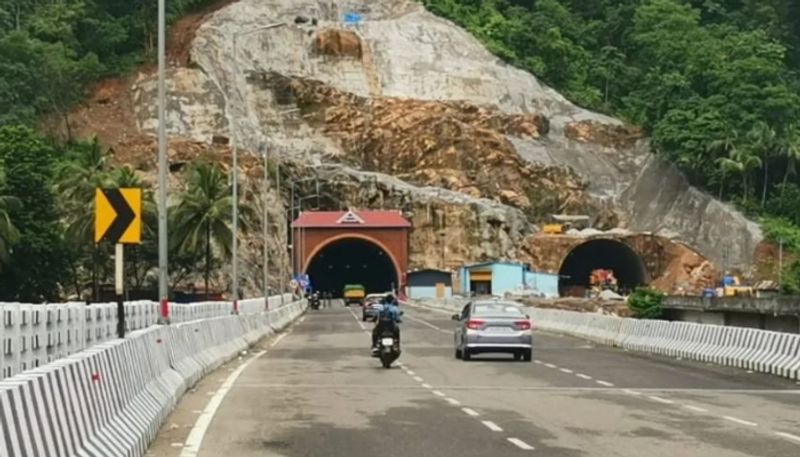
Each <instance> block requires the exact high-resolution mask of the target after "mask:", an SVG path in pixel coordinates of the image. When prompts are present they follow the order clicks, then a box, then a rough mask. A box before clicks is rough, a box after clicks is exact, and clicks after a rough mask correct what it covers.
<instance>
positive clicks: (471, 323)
mask: <svg viewBox="0 0 800 457" xmlns="http://www.w3.org/2000/svg"><path fill="white" fill-rule="evenodd" d="M453 320H455V321H459V325H458V327H457V328H456V330H455V346H456V358H457V359H462V360H469V359H470V358H472V356H473V355H475V354H480V353H487V352H505V353H511V354H514V358H515V359H516V360H524V361H526V362H530V360H531V356H532V349H533V332H532V327H533V326H532V325H531V320H530V318H529V317H528V316H527V315H526V314H525V313H524V312H523V311H522V308H521V307H520V306H519V304H517V303H514V302H508V301H499V300H481V301H475V302H471V303H468V304H467V305H466V306H464V309H463V310H462V311H461V314H453Z"/></svg>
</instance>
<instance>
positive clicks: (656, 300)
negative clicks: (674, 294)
mask: <svg viewBox="0 0 800 457" xmlns="http://www.w3.org/2000/svg"><path fill="white" fill-rule="evenodd" d="M663 302H664V294H662V293H661V292H659V291H657V290H655V289H650V288H646V287H638V288H637V289H636V290H635V291H634V292H633V293H632V294H631V295H630V296H629V297H628V308H629V309H630V310H631V311H632V312H633V315H634V316H635V317H637V318H639V319H658V318H660V317H661V316H663V314H664V308H663V306H662V303H663Z"/></svg>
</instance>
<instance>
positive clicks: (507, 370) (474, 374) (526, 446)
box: [150, 305, 800, 457]
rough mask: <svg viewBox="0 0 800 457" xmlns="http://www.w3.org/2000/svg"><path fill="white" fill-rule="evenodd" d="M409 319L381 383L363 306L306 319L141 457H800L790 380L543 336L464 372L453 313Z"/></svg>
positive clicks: (798, 397)
mask: <svg viewBox="0 0 800 457" xmlns="http://www.w3.org/2000/svg"><path fill="white" fill-rule="evenodd" d="M405 312H406V316H405V321H404V323H403V324H402V326H401V328H402V342H403V351H404V352H403V354H402V356H401V357H400V359H399V361H398V362H399V363H400V364H401V365H400V366H395V367H393V368H392V369H389V370H386V369H384V368H382V367H381V365H380V362H379V361H378V360H377V359H374V358H372V357H370V356H369V349H368V346H369V337H368V335H367V334H366V333H365V332H366V331H368V330H369V329H370V328H371V325H372V324H363V323H361V322H360V309H359V308H358V307H356V308H353V309H350V308H345V307H343V306H341V305H338V306H334V307H333V308H327V309H322V310H318V311H313V310H310V311H309V312H308V314H307V315H306V318H305V319H304V320H303V321H302V322H300V323H299V324H298V325H296V326H295V327H294V328H293V330H292V332H291V333H290V334H288V335H285V337H284V338H283V339H282V340H280V341H278V342H276V343H275V342H273V345H272V346H271V347H269V348H268V349H267V351H266V353H264V354H261V355H260V356H259V357H256V358H252V359H250V360H249V361H248V363H247V364H241V365H240V367H239V368H238V369H236V370H234V371H230V370H233V368H230V370H229V372H226V373H225V376H223V378H224V377H227V376H228V375H230V376H236V375H238V378H236V379H235V382H234V380H233V379H228V380H227V382H226V381H225V379H220V380H219V382H220V383H222V386H221V387H220V388H219V390H215V391H212V392H209V396H208V397H206V398H211V400H210V401H208V403H209V404H212V406H214V407H211V408H210V409H211V410H214V411H213V414H209V413H208V411H209V407H208V405H203V408H204V411H206V413H204V414H202V415H201V416H200V417H199V418H197V420H196V423H194V424H193V425H192V427H193V428H192V430H191V434H189V439H188V440H187V443H185V444H183V443H180V442H179V443H174V444H173V447H172V448H169V447H165V448H164V450H158V451H157V452H151V453H150V454H151V455H156V456H158V457H167V456H171V455H174V456H182V457H193V456H200V457H219V456H231V457H251V456H252V457H255V456H259V457H262V456H283V457H301V456H302V457H305V456H331V457H336V456H342V457H345V456H346V457H400V456H403V457H416V456H420V457H423V456H424V457H445V456H448V457H449V456H454V457H455V456H458V457H486V456H496V457H503V456H519V455H541V456H554V457H579V456H597V457H616V456H625V457H642V456H647V457H658V456H664V457H690V456H697V457H723V456H724V457H744V456H764V457H793V456H800V390H798V388H800V386H798V385H797V383H795V382H792V381H788V380H785V379H781V378H777V377H771V376H766V375H760V374H753V373H746V372H745V371H742V370H733V369H729V368H722V367H716V366H711V365H705V364H698V363H694V362H688V361H681V360H675V359H668V358H663V357H655V356H644V355H640V354H633V353H629V352H625V351H622V350H619V349H613V348H606V347H596V346H594V345H592V344H590V343H587V342H585V341H582V340H578V339H573V338H568V337H561V336H555V335H550V334H543V333H542V332H537V333H536V334H535V335H534V361H533V362H528V363H526V362H514V361H512V360H511V359H510V357H503V356H500V357H494V358H493V357H492V356H491V355H484V356H478V357H477V358H476V359H475V360H474V361H471V362H463V361H460V360H456V359H455V358H454V354H453V352H454V351H453V343H452V339H453V337H452V328H453V325H454V323H453V322H452V321H450V320H449V316H448V315H447V314H446V313H442V312H438V311H432V310H427V309H420V308H409V307H405ZM357 317H358V318H357ZM534 324H535V323H534ZM365 329H366V330H365ZM204 402H205V400H204ZM214 403H217V405H213V404H214ZM216 406H218V407H216ZM179 409H180V408H179ZM199 412H200V411H199V410H198V411H195V413H199ZM195 418H196V416H195ZM193 422H194V419H193ZM187 427H188V426H187ZM187 444H188V445H187Z"/></svg>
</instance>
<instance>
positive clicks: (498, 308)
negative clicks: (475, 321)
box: [472, 303, 525, 317]
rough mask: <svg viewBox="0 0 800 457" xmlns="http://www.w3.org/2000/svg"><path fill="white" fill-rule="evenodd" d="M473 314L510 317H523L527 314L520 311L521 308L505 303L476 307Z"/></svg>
mask: <svg viewBox="0 0 800 457" xmlns="http://www.w3.org/2000/svg"><path fill="white" fill-rule="evenodd" d="M472 314H473V315H475V316H508V317H522V316H525V313H523V312H522V310H521V309H519V306H516V305H508V304H503V303H490V304H485V305H484V304H479V305H475V307H474V308H473V311H472Z"/></svg>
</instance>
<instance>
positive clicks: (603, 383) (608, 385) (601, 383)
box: [595, 379, 614, 387]
mask: <svg viewBox="0 0 800 457" xmlns="http://www.w3.org/2000/svg"><path fill="white" fill-rule="evenodd" d="M595 382H596V383H598V384H600V385H601V386H606V387H614V384H613V383H610V382H608V381H601V380H599V379H598V380H597V381H595Z"/></svg>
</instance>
